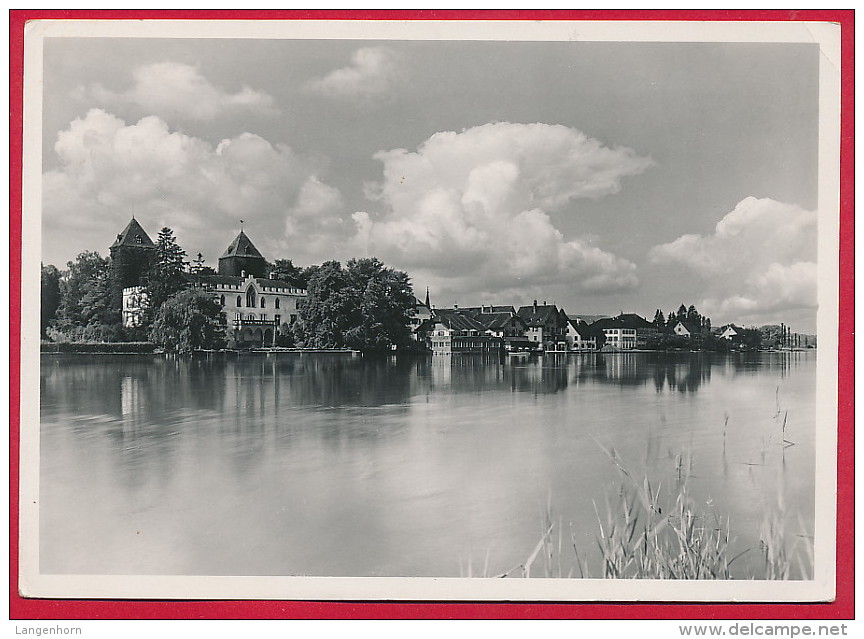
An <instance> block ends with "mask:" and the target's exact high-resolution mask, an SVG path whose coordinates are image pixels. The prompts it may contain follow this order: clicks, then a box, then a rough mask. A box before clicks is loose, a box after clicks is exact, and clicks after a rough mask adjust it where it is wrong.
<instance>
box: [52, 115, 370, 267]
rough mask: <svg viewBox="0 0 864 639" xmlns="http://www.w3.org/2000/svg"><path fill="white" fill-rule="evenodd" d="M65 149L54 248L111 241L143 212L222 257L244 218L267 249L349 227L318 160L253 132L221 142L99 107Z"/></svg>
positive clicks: (64, 138) (56, 184) (60, 146)
mask: <svg viewBox="0 0 864 639" xmlns="http://www.w3.org/2000/svg"><path fill="white" fill-rule="evenodd" d="M55 151H56V153H57V155H58V158H59V162H60V164H59V167H58V168H57V169H54V170H51V171H47V172H46V173H45V174H44V176H43V187H44V188H43V218H44V220H43V224H44V228H45V229H50V232H47V233H46V240H45V241H46V242H49V243H54V246H53V247H52V249H53V250H52V251H50V252H52V253H54V254H56V253H62V254H66V255H68V254H69V252H70V251H69V249H66V248H65V246H66V245H69V246H72V247H75V248H74V249H73V251H74V252H73V254H72V256H74V253H77V252H78V250H81V249H80V247H93V246H94V238H100V237H102V238H105V239H106V240H107V241H108V243H109V244H110V241H111V240H113V236H112V235H111V234H112V233H116V232H119V230H121V229H122V228H123V226H124V225H125V224H126V222H128V220H129V217H130V216H131V215H133V214H134V215H135V216H136V217H137V218H138V219H139V220H141V221H142V223H144V224H145V227H146V228H147V229H148V230H150V231H152V232H154V233H155V232H156V231H157V230H158V228H159V227H160V226H162V225H167V226H170V227H172V228H173V229H174V230H175V232H176V233H177V236H178V238H179V239H180V241H181V244H183V246H184V247H185V248H186V249H187V250H188V251H189V252H190V254H192V253H195V252H197V251H199V250H201V251H203V252H204V253H205V257H207V258H208V260H211V261H213V262H214V263H215V258H217V257H218V255H213V254H212V253H215V252H216V251H218V252H220V253H221V251H222V250H223V249H224V247H225V246H227V244H228V242H229V241H230V240H231V235H232V233H233V232H235V230H236V228H237V225H238V223H239V220H240V219H244V220H245V221H246V222H247V229H248V230H249V232H250V235H251V236H252V237H253V238H254V241H255V242H256V243H257V244H258V246H259V248H260V249H261V250H262V251H265V249H266V248H267V247H268V246H269V247H270V249H271V250H273V248H274V247H277V246H281V245H280V244H279V242H280V241H283V242H284V241H288V240H290V241H291V242H296V245H295V246H294V247H293V248H296V250H297V252H296V253H293V252H292V254H291V255H290V256H291V257H296V256H297V255H298V254H302V251H303V250H304V249H305V248H306V247H307V246H308V245H310V244H314V243H315V242H316V241H320V238H319V236H321V235H326V236H327V241H331V240H332V239H333V237H334V233H338V230H339V228H340V227H341V226H343V225H342V224H341V223H340V218H341V215H342V214H343V210H342V208H343V203H342V199H341V195H340V194H339V192H338V191H337V190H336V189H334V188H332V187H329V186H327V185H326V184H324V183H323V182H321V180H320V178H319V177H318V170H319V168H320V167H319V166H318V165H317V163H316V162H315V161H313V160H311V159H309V158H304V157H301V156H299V155H298V154H297V153H295V152H294V151H293V150H292V149H291V148H289V147H288V146H285V145H273V144H271V143H270V142H268V141H267V140H265V139H264V138H261V137H259V136H257V135H253V134H250V133H243V134H241V135H238V136H236V137H234V138H231V139H226V140H222V141H221V142H220V143H219V144H218V145H216V146H215V147H214V146H213V145H212V144H210V143H209V142H207V141H205V140H202V139H199V138H195V137H192V136H189V135H186V134H183V133H180V132H177V131H172V130H170V129H169V127H168V125H167V124H166V123H165V122H164V121H163V120H161V119H160V118H158V117H156V116H148V117H145V118H143V119H141V120H140V121H138V122H136V123H135V124H126V123H125V122H124V121H123V120H121V119H120V118H118V117H116V116H115V115H112V114H110V113H107V112H105V111H103V110H100V109H92V110H90V111H89V112H88V113H87V115H86V116H84V117H83V118H79V119H76V120H75V121H73V122H72V123H71V124H70V125H69V127H68V128H67V129H66V130H64V131H62V132H60V133H59V134H58V136H57V141H56V144H55ZM349 220H350V218H349ZM345 226H353V225H351V224H350V221H349V223H348V224H346V225H345ZM286 227H290V228H291V236H290V237H289V238H287V240H282V239H281V238H285V230H286ZM346 233H347V234H351V233H353V229H349V230H348V231H346ZM289 244H290V243H289ZM106 247H107V245H106ZM288 248H292V247H291V246H288ZM208 249H209V252H208ZM70 257H71V256H70ZM270 257H278V256H274V255H270Z"/></svg>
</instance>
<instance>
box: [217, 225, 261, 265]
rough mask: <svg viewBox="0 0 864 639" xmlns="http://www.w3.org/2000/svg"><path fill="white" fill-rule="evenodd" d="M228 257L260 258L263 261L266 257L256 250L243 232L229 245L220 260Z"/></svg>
mask: <svg viewBox="0 0 864 639" xmlns="http://www.w3.org/2000/svg"><path fill="white" fill-rule="evenodd" d="M226 257H258V258H261V259H262V260H263V259H264V256H263V255H261V253H260V252H259V251H258V249H257V248H255V245H254V244H252V240H250V239H249V238H248V237H247V235H246V234H245V233H244V232H243V231H240V233H238V234H237V237H235V238H234V241H233V242H231V244H229V245H228V248H227V249H225V252H224V253H223V254H222V257H220V258H219V259H220V260H221V259H223V258H226Z"/></svg>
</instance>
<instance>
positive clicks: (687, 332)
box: [672, 320, 702, 338]
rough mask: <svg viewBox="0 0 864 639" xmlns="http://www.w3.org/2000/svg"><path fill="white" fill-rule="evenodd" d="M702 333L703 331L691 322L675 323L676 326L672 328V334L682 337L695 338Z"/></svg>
mask: <svg viewBox="0 0 864 639" xmlns="http://www.w3.org/2000/svg"><path fill="white" fill-rule="evenodd" d="M701 332H702V331H701V330H700V329H699V327H698V326H696V325H695V324H692V323H690V322H682V321H681V320H678V321H677V322H676V323H675V326H673V327H672V333H674V334H675V335H678V336H680V337H688V338H690V337H695V336H697V335H699V334H700V333H701Z"/></svg>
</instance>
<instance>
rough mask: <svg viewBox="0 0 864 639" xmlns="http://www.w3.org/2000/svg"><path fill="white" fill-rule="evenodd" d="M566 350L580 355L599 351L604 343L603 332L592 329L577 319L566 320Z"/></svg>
mask: <svg viewBox="0 0 864 639" xmlns="http://www.w3.org/2000/svg"><path fill="white" fill-rule="evenodd" d="M565 338H566V340H567V350H569V351H575V352H580V353H586V352H592V351H597V350H600V349H601V348H602V347H603V344H605V343H606V336H605V335H604V334H603V331H601V330H597V329H595V328H592V327H591V326H590V325H589V324H588V323H587V322H584V321H581V320H579V319H568V320H567V332H566V334H565Z"/></svg>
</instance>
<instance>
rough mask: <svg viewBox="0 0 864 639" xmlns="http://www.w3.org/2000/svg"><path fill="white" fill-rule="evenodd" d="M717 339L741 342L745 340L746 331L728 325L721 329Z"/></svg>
mask: <svg viewBox="0 0 864 639" xmlns="http://www.w3.org/2000/svg"><path fill="white" fill-rule="evenodd" d="M717 337H720V338H721V339H725V340H729V341H741V340H742V339H743V338H744V329H743V328H741V327H740V326H735V324H727V325H726V326H723V327H722V328H720V331H719V333H718V334H717Z"/></svg>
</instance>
